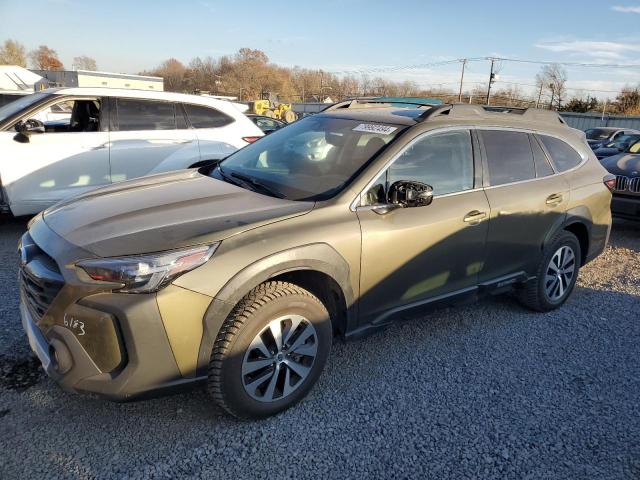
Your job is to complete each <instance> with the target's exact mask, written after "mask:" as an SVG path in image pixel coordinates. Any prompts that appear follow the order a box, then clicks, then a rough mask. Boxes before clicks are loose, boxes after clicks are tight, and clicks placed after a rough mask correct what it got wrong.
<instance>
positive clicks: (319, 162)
mask: <svg viewBox="0 0 640 480" xmlns="http://www.w3.org/2000/svg"><path fill="white" fill-rule="evenodd" d="M405 128H406V127H403V126H401V125H390V124H383V123H374V122H364V121H360V120H351V119H343V118H332V117H328V116H324V115H323V116H316V117H307V118H304V119H302V120H300V121H298V122H295V123H293V124H291V125H289V126H287V127H286V128H283V129H280V130H277V131H275V132H273V133H271V134H269V135H267V136H265V137H263V138H261V139H260V140H258V141H257V142H255V143H253V144H251V145H248V146H246V147H244V148H243V149H241V150H239V151H237V152H236V153H234V154H233V155H231V156H230V157H228V158H227V159H225V160H224V161H222V162H221V163H220V165H219V166H218V167H217V168H216V169H214V170H213V172H212V175H213V176H214V177H215V178H218V179H221V180H224V181H227V182H231V183H236V184H238V185H240V186H242V187H244V188H248V189H252V190H255V191H257V192H260V193H265V194H267V195H271V196H276V197H282V198H287V199H290V200H322V199H326V198H330V197H332V196H333V195H335V194H336V193H338V192H339V191H340V190H342V189H343V188H344V187H345V186H346V185H347V184H348V183H349V182H350V181H351V179H352V178H353V177H354V176H355V175H357V174H358V173H359V172H360V170H361V169H362V168H364V167H365V166H366V165H367V163H368V162H369V161H370V160H371V159H372V158H373V157H374V156H376V155H377V154H378V153H379V152H380V151H382V149H384V148H385V147H386V146H387V145H388V144H389V143H391V142H392V141H393V140H394V139H395V138H396V137H397V136H398V134H399V133H400V132H402V131H403V130H404V129H405Z"/></svg>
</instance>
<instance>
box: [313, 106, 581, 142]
mask: <svg viewBox="0 0 640 480" xmlns="http://www.w3.org/2000/svg"><path fill="white" fill-rule="evenodd" d="M318 115H324V116H331V117H335V118H348V119H352V120H356V121H363V122H380V123H390V124H395V125H406V126H413V125H418V124H421V125H424V128H425V129H428V128H430V127H434V128H435V127H443V126H447V125H468V126H482V127H504V128H519V129H527V130H538V131H543V132H555V133H557V134H558V135H570V136H574V137H581V138H582V137H584V132H582V131H580V130H575V129H573V128H571V127H569V126H568V125H567V124H566V123H565V121H564V120H563V119H562V117H561V116H560V115H558V113H557V112H555V111H551V110H541V109H535V108H527V109H519V108H512V107H498V106H485V105H469V104H443V105H432V106H425V107H422V108H401V107H393V106H389V105H385V106H377V105H375V106H371V105H367V106H362V107H361V106H355V107H342V108H339V109H335V110H332V109H329V110H326V111H325V112H323V113H319V114H318Z"/></svg>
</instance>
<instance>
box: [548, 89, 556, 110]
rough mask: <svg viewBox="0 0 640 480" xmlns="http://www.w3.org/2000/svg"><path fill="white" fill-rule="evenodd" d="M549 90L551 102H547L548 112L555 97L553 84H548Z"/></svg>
mask: <svg viewBox="0 0 640 480" xmlns="http://www.w3.org/2000/svg"><path fill="white" fill-rule="evenodd" d="M549 88H550V89H551V101H550V102H549V110H553V100H554V98H555V95H556V89H555V86H554V85H553V83H550V84H549Z"/></svg>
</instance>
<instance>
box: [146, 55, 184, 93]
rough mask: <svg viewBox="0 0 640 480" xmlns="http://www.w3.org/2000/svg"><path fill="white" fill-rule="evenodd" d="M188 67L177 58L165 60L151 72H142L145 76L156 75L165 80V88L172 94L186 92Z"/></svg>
mask: <svg viewBox="0 0 640 480" xmlns="http://www.w3.org/2000/svg"><path fill="white" fill-rule="evenodd" d="M186 71H187V69H186V67H185V66H184V65H183V64H182V62H180V61H179V60H176V59H175V58H170V59H168V60H165V61H164V62H162V63H161V64H160V65H158V66H157V67H156V68H154V69H153V70H151V71H150V72H142V74H143V75H154V76H157V77H162V78H164V88H165V89H166V90H168V91H170V92H182V91H184V90H185V87H186V85H185V73H186Z"/></svg>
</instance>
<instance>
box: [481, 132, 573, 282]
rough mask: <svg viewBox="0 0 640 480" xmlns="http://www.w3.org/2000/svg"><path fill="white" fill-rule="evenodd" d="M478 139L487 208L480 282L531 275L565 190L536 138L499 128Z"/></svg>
mask: <svg viewBox="0 0 640 480" xmlns="http://www.w3.org/2000/svg"><path fill="white" fill-rule="evenodd" d="M479 135H480V139H481V143H482V146H483V152H484V155H483V160H484V162H483V163H484V168H485V176H484V178H485V192H486V195H487V199H488V200H489V205H490V207H491V216H490V220H489V235H488V238H487V255H486V259H485V265H484V268H483V270H482V273H481V275H480V282H481V283H484V282H490V281H493V280H495V279H499V278H501V277H504V276H509V275H512V274H517V273H518V272H526V273H527V274H528V275H532V274H534V272H535V268H536V265H537V263H538V261H539V259H540V254H541V251H542V245H543V243H544V241H545V239H546V237H547V234H548V233H549V232H550V231H551V230H552V229H553V228H554V226H556V225H557V224H560V223H562V221H563V220H564V216H565V211H566V206H567V204H568V200H569V186H568V184H567V183H566V181H565V180H564V178H562V176H560V175H555V174H554V170H553V169H552V167H551V164H550V162H549V159H548V158H547V157H546V155H545V153H544V151H543V149H542V147H541V146H540V144H539V142H538V141H537V140H536V138H535V136H533V135H530V134H529V133H527V132H521V131H513V130H500V129H492V130H489V129H487V130H481V131H479Z"/></svg>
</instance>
